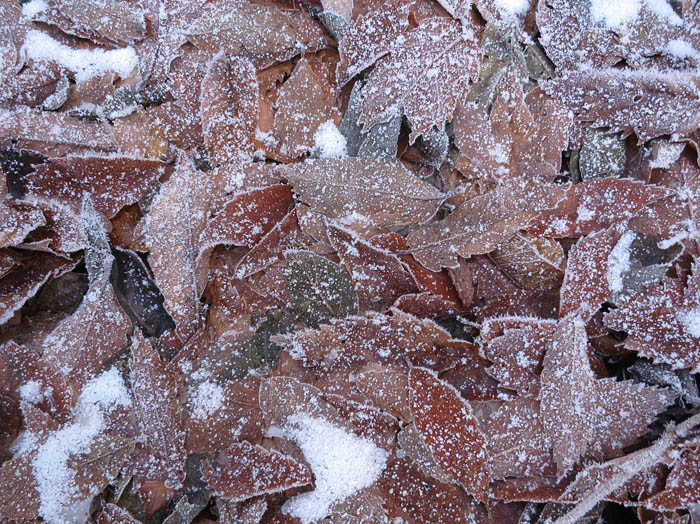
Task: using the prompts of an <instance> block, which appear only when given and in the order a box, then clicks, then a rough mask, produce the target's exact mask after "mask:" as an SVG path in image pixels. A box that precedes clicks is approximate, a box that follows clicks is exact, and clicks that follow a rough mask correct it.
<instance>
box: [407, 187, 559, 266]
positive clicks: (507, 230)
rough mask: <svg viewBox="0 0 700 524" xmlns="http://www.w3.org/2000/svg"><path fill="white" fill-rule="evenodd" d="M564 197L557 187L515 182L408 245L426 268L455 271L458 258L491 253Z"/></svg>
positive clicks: (422, 231) (424, 230)
mask: <svg viewBox="0 0 700 524" xmlns="http://www.w3.org/2000/svg"><path fill="white" fill-rule="evenodd" d="M565 195H566V192H565V188H563V187H560V186H555V185H553V184H545V183H538V182H535V181H533V180H527V181H525V180H515V181H513V182H512V183H510V184H507V185H503V186H499V187H497V188H496V189H493V190H491V191H489V192H487V193H485V194H483V195H479V196H477V197H475V198H471V199H469V200H466V201H465V202H463V203H462V204H461V205H460V206H459V207H458V208H457V209H456V210H455V211H453V212H452V213H451V214H450V215H448V216H447V218H446V219H444V220H441V221H439V222H436V223H434V224H430V225H429V226H426V227H424V228H422V229H419V230H417V231H413V232H412V233H410V234H409V235H408V244H409V246H410V247H411V252H412V253H413V256H415V257H416V259H417V260H418V262H420V263H421V264H423V265H424V266H425V267H426V268H428V269H430V270H432V271H439V270H440V269H441V268H442V267H450V268H454V267H457V265H458V264H457V256H458V255H459V256H461V257H465V258H466V257H469V256H471V255H475V254H482V253H488V252H489V251H492V250H493V249H494V248H496V246H498V245H499V244H500V243H502V242H503V241H505V240H507V239H509V238H510V237H511V236H513V234H515V232H517V231H518V230H519V229H524V228H525V227H527V225H528V224H530V223H531V222H532V221H533V220H534V219H535V218H536V217H537V216H538V214H539V213H540V212H542V211H545V210H547V209H551V208H553V207H555V206H556V205H557V204H558V203H559V202H560V201H561V200H563V198H564V197H565Z"/></svg>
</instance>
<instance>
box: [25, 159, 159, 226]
mask: <svg viewBox="0 0 700 524" xmlns="http://www.w3.org/2000/svg"><path fill="white" fill-rule="evenodd" d="M164 173H165V164H163V163H162V162H159V161H156V160H147V159H143V158H131V157H118V156H117V157H115V156H109V157H106V156H105V157H102V156H79V157H78V156H69V157H66V158H52V159H50V160H49V161H48V162H47V163H45V164H41V165H39V166H37V169H36V171H35V172H34V173H30V174H29V175H27V177H26V181H27V193H28V195H30V196H37V197H41V198H46V199H57V200H60V201H62V202H66V203H67V204H69V205H70V206H71V207H73V208H74V209H76V210H77V209H80V205H81V203H82V200H83V195H84V194H85V193H87V194H89V195H90V198H91V199H92V201H93V202H94V204H95V208H96V209H97V211H98V212H99V213H100V214H102V215H104V216H105V217H107V218H111V217H113V216H114V215H116V214H117V212H119V210H120V209H121V208H123V207H124V206H126V205H128V204H133V203H135V202H138V201H139V200H140V199H141V198H142V197H144V196H145V195H146V194H147V193H149V192H150V191H151V190H152V189H153V187H154V185H155V184H156V183H157V181H158V178H160V177H161V176H162V175H163V174H164Z"/></svg>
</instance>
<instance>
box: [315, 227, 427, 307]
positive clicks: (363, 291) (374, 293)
mask: <svg viewBox="0 0 700 524" xmlns="http://www.w3.org/2000/svg"><path fill="white" fill-rule="evenodd" d="M328 239H329V241H330V243H331V245H332V246H333V248H334V249H335V250H336V251H337V252H338V256H339V257H340V262H341V263H342V264H343V265H344V266H345V268H346V269H347V270H348V272H349V273H350V277H351V278H352V279H353V281H354V282H355V289H356V290H357V291H358V298H359V299H360V307H361V309H366V308H367V309H375V310H381V309H384V308H387V307H389V306H390V305H391V304H393V302H394V301H395V300H396V299H397V298H399V297H400V296H402V295H405V294H407V293H412V292H414V291H416V284H415V282H414V281H413V278H412V277H411V275H410V274H409V273H408V272H407V271H406V270H405V269H404V268H403V266H402V265H401V262H400V261H399V259H398V258H397V257H396V256H394V255H392V254H391V253H389V252H388V251H385V250H383V249H379V248H376V247H374V246H372V245H371V244H369V243H367V242H365V241H363V240H362V239H361V238H360V237H358V236H357V235H355V233H354V232H353V231H352V230H350V229H346V228H344V227H342V226H340V225H339V224H328Z"/></svg>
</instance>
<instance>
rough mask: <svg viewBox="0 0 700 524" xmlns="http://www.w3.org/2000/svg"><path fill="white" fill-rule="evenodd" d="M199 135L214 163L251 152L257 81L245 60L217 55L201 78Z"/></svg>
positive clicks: (256, 109) (230, 159)
mask: <svg viewBox="0 0 700 524" xmlns="http://www.w3.org/2000/svg"><path fill="white" fill-rule="evenodd" d="M200 106H201V113H202V133H203V134H204V141H205V142H206V144H207V148H208V149H209V153H210V154H211V156H212V158H213V159H214V161H215V163H216V164H229V163H234V162H236V161H237V160H241V159H246V158H248V157H249V156H250V155H251V154H252V153H253V149H254V142H255V129H256V123H257V120H258V79H257V77H256V76H255V67H254V66H253V64H252V63H251V62H250V61H249V60H247V59H246V58H243V57H239V56H229V55H227V54H224V53H222V54H220V55H217V56H216V58H215V59H214V60H213V61H212V62H211V64H210V65H209V70H208V71H207V74H206V75H205V76H204V78H203V79H202V91H201V94H200Z"/></svg>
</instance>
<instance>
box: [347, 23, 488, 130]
mask: <svg viewBox="0 0 700 524" xmlns="http://www.w3.org/2000/svg"><path fill="white" fill-rule="evenodd" d="M480 33H481V27H480V26H478V25H477V24H476V23H474V22H473V21H472V20H471V19H469V20H465V21H464V22H462V23H460V22H457V21H456V20H451V19H449V18H432V19H430V18H429V19H426V20H423V21H422V22H421V23H420V25H419V26H418V27H416V28H415V29H413V30H411V31H410V32H408V33H407V34H406V36H405V37H404V38H400V39H394V40H393V42H392V45H391V46H390V47H389V50H388V51H389V56H387V57H384V58H382V59H381V60H379V61H378V62H377V64H376V66H375V68H374V70H373V71H372V73H371V74H370V75H369V79H368V82H367V85H366V86H365V88H364V89H363V94H364V101H363V103H362V114H361V116H360V123H361V124H363V125H364V126H367V129H369V128H372V127H373V126H375V125H376V124H378V123H380V122H387V121H388V120H390V119H391V118H393V117H394V116H395V114H396V111H397V109H398V107H399V106H402V107H403V111H404V114H405V115H406V117H407V118H408V120H409V122H410V123H411V134H410V136H409V142H410V143H413V142H415V140H416V138H417V137H418V136H420V135H426V134H427V133H428V132H429V131H430V129H431V128H432V127H434V126H435V127H437V128H438V129H442V128H443V127H444V125H445V121H446V120H451V119H452V115H453V113H454V110H455V107H456V106H457V103H458V102H459V101H460V99H461V97H462V96H463V93H464V91H465V89H466V88H467V86H468V85H469V81H470V80H473V79H475V78H476V77H477V76H478V73H479V58H480V57H479V45H478V42H479V38H480Z"/></svg>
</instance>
